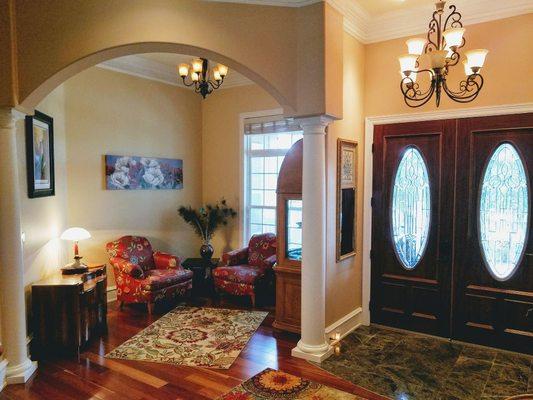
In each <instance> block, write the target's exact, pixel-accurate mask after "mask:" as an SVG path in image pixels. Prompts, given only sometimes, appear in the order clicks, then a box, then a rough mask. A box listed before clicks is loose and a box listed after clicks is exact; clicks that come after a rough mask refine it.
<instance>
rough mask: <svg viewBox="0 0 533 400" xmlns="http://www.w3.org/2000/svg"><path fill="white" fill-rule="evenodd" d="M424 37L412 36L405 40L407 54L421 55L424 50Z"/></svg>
mask: <svg viewBox="0 0 533 400" xmlns="http://www.w3.org/2000/svg"><path fill="white" fill-rule="evenodd" d="M426 42H427V40H426V39H422V38H413V39H409V40H408V41H407V42H405V43H406V44H407V51H408V52H409V54H416V55H417V56H419V55H421V54H422V53H423V52H424V47H426Z"/></svg>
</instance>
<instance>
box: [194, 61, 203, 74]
mask: <svg viewBox="0 0 533 400" xmlns="http://www.w3.org/2000/svg"><path fill="white" fill-rule="evenodd" d="M202 69H203V61H202V59H201V58H196V59H194V60H192V70H193V71H194V72H196V73H200V72H202Z"/></svg>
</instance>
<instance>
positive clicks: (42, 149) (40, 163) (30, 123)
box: [25, 111, 55, 198]
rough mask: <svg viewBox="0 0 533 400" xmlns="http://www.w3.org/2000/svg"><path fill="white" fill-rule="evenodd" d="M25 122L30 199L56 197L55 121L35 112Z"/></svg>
mask: <svg viewBox="0 0 533 400" xmlns="http://www.w3.org/2000/svg"><path fill="white" fill-rule="evenodd" d="M25 122H26V126H25V130H26V170H27V180H28V197H29V198H36V197H46V196H54V195H55V174H54V120H53V119H52V117H50V116H48V115H46V114H43V113H41V112H39V111H35V115H34V116H31V115H28V116H26V121H25Z"/></svg>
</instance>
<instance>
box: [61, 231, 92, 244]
mask: <svg viewBox="0 0 533 400" xmlns="http://www.w3.org/2000/svg"><path fill="white" fill-rule="evenodd" d="M90 237H91V234H90V233H89V231H87V230H86V229H83V228H78V227H73V228H68V229H67V230H66V231H65V232H63V233H62V234H61V239H63V240H71V241H74V242H77V241H79V240H85V239H89V238H90Z"/></svg>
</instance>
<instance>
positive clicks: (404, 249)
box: [391, 147, 431, 269]
mask: <svg viewBox="0 0 533 400" xmlns="http://www.w3.org/2000/svg"><path fill="white" fill-rule="evenodd" d="M430 200H431V199H430V190H429V178H428V169H427V166H426V163H425V162H424V159H423V158H422V154H420V152H419V151H418V150H417V149H416V148H414V147H409V148H407V150H406V151H405V153H404V154H403V156H402V159H401V160H400V164H399V166H398V171H396V176H395V177H394V183H393V189H392V207H391V226H392V239H393V243H394V250H395V252H396V254H397V256H398V258H399V259H400V261H401V263H402V264H403V266H404V267H405V268H407V269H413V268H415V267H416V265H417V264H418V262H419V261H420V259H421V258H422V256H423V255H424V251H425V249H426V244H427V240H428V235H429V222H430V216H431V215H430V214H431V201H430Z"/></svg>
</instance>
